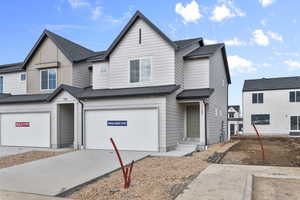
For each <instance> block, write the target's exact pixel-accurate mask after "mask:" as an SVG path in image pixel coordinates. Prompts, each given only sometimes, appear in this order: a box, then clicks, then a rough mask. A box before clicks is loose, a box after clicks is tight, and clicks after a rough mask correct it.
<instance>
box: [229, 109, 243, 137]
mask: <svg viewBox="0 0 300 200" xmlns="http://www.w3.org/2000/svg"><path fill="white" fill-rule="evenodd" d="M242 132H243V118H242V116H241V109H240V106H239V105H230V106H228V133H229V134H230V135H238V134H242Z"/></svg>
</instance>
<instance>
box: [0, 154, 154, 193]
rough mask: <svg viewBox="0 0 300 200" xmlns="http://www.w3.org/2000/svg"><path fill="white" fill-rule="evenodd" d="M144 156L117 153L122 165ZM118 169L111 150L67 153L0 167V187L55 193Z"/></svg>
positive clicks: (2, 188) (1, 188)
mask: <svg viewBox="0 0 300 200" xmlns="http://www.w3.org/2000/svg"><path fill="white" fill-rule="evenodd" d="M148 155H149V153H147V152H137V151H122V152H121V156H122V158H123V161H124V164H129V163H130V162H131V161H132V160H135V161H137V160H140V159H143V158H145V157H147V156H148ZM119 168H120V165H119V161H118V160H117V157H116V155H115V153H114V152H113V151H105V150H81V151H76V152H70V153H66V154H62V155H59V156H55V157H51V158H46V159H42V160H37V161H33V162H29V163H25V164H22V165H16V166H12V167H8V168H3V169H1V170H0V190H7V191H15V192H25V193H34V194H41V195H49V196H56V195H59V194H61V193H63V192H65V191H67V190H70V189H72V188H74V187H76V186H79V185H81V184H84V183H86V182H88V181H91V180H93V179H96V178H98V177H101V176H103V175H105V174H107V173H110V172H112V171H114V170H116V169H119ZM120 178H122V177H120Z"/></svg>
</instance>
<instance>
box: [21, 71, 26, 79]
mask: <svg viewBox="0 0 300 200" xmlns="http://www.w3.org/2000/svg"><path fill="white" fill-rule="evenodd" d="M23 74H24V75H25V80H22V75H23ZM26 80H27V74H26V72H23V73H21V74H20V81H26Z"/></svg>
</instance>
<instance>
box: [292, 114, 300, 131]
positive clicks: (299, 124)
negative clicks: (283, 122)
mask: <svg viewBox="0 0 300 200" xmlns="http://www.w3.org/2000/svg"><path fill="white" fill-rule="evenodd" d="M290 121H291V131H300V116H291V120H290Z"/></svg>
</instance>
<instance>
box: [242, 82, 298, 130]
mask: <svg viewBox="0 0 300 200" xmlns="http://www.w3.org/2000/svg"><path fill="white" fill-rule="evenodd" d="M299 102H300V77H282V78H262V79H255V80H246V81H245V83H244V87H243V123H244V133H245V134H254V133H255V132H254V128H253V127H252V124H255V125H256V127H257V129H258V131H259V132H260V133H261V134H262V135H290V136H295V135H299V134H300V117H299V116H300V106H299Z"/></svg>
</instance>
